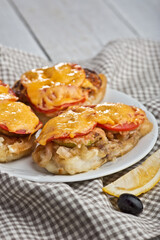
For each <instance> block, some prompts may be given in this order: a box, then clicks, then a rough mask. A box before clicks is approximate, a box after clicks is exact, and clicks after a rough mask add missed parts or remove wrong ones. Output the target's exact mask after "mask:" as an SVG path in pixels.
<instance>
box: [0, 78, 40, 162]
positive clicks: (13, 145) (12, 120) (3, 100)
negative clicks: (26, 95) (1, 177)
mask: <svg viewBox="0 0 160 240" xmlns="http://www.w3.org/2000/svg"><path fill="white" fill-rule="evenodd" d="M17 100H18V98H17V97H16V96H15V94H14V92H13V91H12V90H11V89H10V88H9V85H7V84H4V83H2V81H0V162H9V161H12V160H15V159H19V158H21V157H24V156H26V155H28V154H29V153H31V152H32V151H33V150H34V148H35V145H36V144H35V133H36V131H37V130H38V129H40V128H41V127H42V123H41V122H40V121H39V119H38V117H37V116H36V115H35V114H34V113H33V111H32V110H31V108H30V107H29V106H27V105H25V104H24V103H21V102H18V101H17Z"/></svg>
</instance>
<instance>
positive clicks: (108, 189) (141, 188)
mask: <svg viewBox="0 0 160 240" xmlns="http://www.w3.org/2000/svg"><path fill="white" fill-rule="evenodd" d="M159 181H160V149H159V150H158V151H156V152H155V153H153V154H152V155H151V156H150V157H149V158H147V159H146V160H145V161H144V162H143V163H142V164H141V165H139V166H138V167H136V168H135V169H133V170H131V171H130V172H128V173H127V174H125V175H123V176H122V177H120V178H118V179H117V180H116V181H114V182H112V183H110V184H108V185H107V186H105V187H103V191H104V192H105V193H108V194H110V195H113V196H115V197H119V196H120V195H121V194H122V193H131V194H134V195H136V196H138V195H140V194H142V193H145V192H147V191H149V190H150V189H152V188H153V187H154V186H155V185H156V184H157V183H158V182H159Z"/></svg>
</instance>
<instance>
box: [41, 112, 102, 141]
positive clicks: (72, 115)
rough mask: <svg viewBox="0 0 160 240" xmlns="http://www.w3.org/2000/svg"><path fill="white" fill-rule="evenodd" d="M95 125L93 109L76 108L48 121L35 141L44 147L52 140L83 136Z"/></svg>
mask: <svg viewBox="0 0 160 240" xmlns="http://www.w3.org/2000/svg"><path fill="white" fill-rule="evenodd" d="M96 125H97V122H96V121H95V110H94V109H91V108H86V107H77V108H75V109H70V110H68V111H66V112H64V113H61V114H60V115H58V116H57V117H54V118H52V119H51V120H49V121H48V122H47V123H46V124H45V126H44V128H43V129H42V132H41V133H40V135H39V137H38V139H37V141H38V142H39V143H40V144H41V145H45V144H46V143H47V142H50V141H52V140H54V139H63V138H75V137H78V136H83V135H86V134H88V133H89V132H91V131H92V129H93V128H95V127H96Z"/></svg>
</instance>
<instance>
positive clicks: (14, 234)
mask: <svg viewBox="0 0 160 240" xmlns="http://www.w3.org/2000/svg"><path fill="white" fill-rule="evenodd" d="M46 64H48V63H47V62H46V61H44V60H43V59H41V58H39V57H36V56H33V55H30V54H27V53H23V52H21V51H17V50H13V49H9V48H5V47H2V46H1V47H0V78H1V79H2V80H3V81H4V82H5V83H9V84H10V85H12V84H13V82H14V81H15V80H18V79H19V77H20V75H21V73H23V72H24V71H26V70H29V69H31V68H35V67H40V66H44V65H46ZM83 65H84V66H88V67H91V68H94V69H96V70H97V71H98V72H102V73H105V74H106V75H107V77H108V79H109V83H110V86H111V87H112V88H115V89H118V90H120V91H122V92H125V93H127V94H129V95H131V96H132V97H134V98H136V99H138V100H139V101H141V102H142V103H143V104H144V105H145V106H146V107H147V108H148V110H149V111H151V112H152V113H153V114H154V115H155V117H156V118H157V120H158V123H159V125H160V43H156V42H152V41H147V40H119V41H114V42H111V43H109V44H107V45H106V46H105V47H104V49H103V50H102V51H101V52H100V53H99V54H98V55H97V56H96V57H95V58H94V59H91V60H90V61H86V62H83ZM144 147H145V146H144ZM159 147H160V139H158V141H157V143H156V145H155V147H154V149H153V151H155V150H157V149H158V148H159ZM153 151H152V152H153ZM150 154H151V153H150ZM132 168H134V166H133V167H130V168H128V169H126V170H124V171H121V172H120V173H115V174H113V175H110V176H106V177H105V178H103V179H102V178H100V179H95V180H90V181H84V182H77V183H71V184H66V183H38V182H37V183H36V182H31V181H26V180H23V179H20V178H16V177H10V176H9V175H8V174H7V173H3V174H2V173H1V174H0V184H1V185H0V186H1V187H0V194H1V195H0V239H4V240H5V239H7V240H10V239H12V240H13V239H16V240H19V239H20V240H21V239H24V240H30V239H32V240H36V239H37V240H40V239H44V240H46V239H47V240H50V239H51V240H53V239H56V240H58V239H60V240H62V239H65V240H69V239H74V240H75V239H83V240H85V239H86V240H88V239H98V240H101V239H116V240H122V239H136V240H140V239H153V238H155V237H156V239H160V225H159V221H160V183H159V184H157V185H156V187H154V188H153V189H152V190H150V191H149V192H148V193H145V194H143V195H142V196H141V197H140V199H141V200H142V202H143V204H144V210H143V212H142V214H140V216H138V217H137V216H132V215H129V214H125V213H122V212H120V211H119V210H118V209H117V207H116V199H115V198H114V197H110V196H108V195H105V194H103V193H102V190H101V189H102V186H103V184H107V183H109V182H111V181H113V180H114V179H116V178H118V177H119V176H121V175H122V174H124V173H126V172H128V171H129V170H130V169H132Z"/></svg>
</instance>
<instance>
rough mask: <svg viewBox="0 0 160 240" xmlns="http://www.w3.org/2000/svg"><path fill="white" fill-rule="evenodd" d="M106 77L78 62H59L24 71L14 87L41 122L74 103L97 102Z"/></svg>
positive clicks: (103, 91)
mask: <svg viewBox="0 0 160 240" xmlns="http://www.w3.org/2000/svg"><path fill="white" fill-rule="evenodd" d="M105 90H106V77H105V76H104V75H103V74H99V75H98V74H97V73H96V72H94V71H91V70H89V69H83V68H82V67H81V66H79V65H77V64H71V63H60V64H57V65H55V66H53V67H43V68H39V69H33V70H31V71H29V72H26V73H24V74H23V75H22V76H21V78H20V80H19V81H17V82H16V83H15V85H14V86H13V91H14V92H15V93H16V95H17V96H18V97H19V99H20V101H22V102H25V103H27V104H29V105H30V106H31V107H32V108H33V109H34V111H35V112H36V114H38V116H39V118H40V120H41V121H42V122H46V121H47V120H48V119H50V118H51V117H54V116H55V115H57V114H58V113H59V112H60V111H62V110H64V109H66V108H68V107H69V106H73V105H82V104H84V103H85V104H97V103H99V102H100V101H101V100H102V99H103V97H104V94H105Z"/></svg>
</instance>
